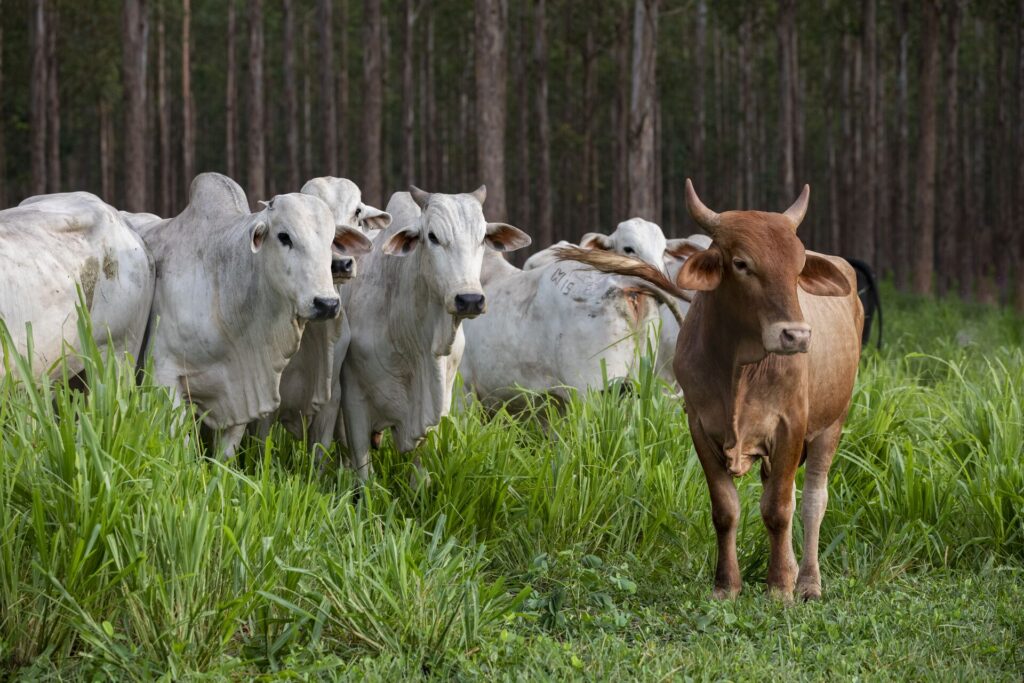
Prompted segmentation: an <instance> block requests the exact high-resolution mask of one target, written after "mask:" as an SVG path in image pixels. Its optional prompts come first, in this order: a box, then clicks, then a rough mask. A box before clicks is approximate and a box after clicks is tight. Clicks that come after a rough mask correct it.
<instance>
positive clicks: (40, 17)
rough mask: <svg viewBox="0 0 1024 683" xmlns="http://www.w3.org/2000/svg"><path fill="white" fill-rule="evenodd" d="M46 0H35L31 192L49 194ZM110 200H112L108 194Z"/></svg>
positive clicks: (32, 16)
mask: <svg viewBox="0 0 1024 683" xmlns="http://www.w3.org/2000/svg"><path fill="white" fill-rule="evenodd" d="M46 4H47V3H46V0H32V7H31V13H30V14H29V43H30V46H31V47H30V49H31V51H32V71H31V73H32V77H31V80H29V130H30V141H29V158H30V161H29V174H30V181H29V194H32V195H37V194H46V180H47V175H46V128H47V125H46V98H47V93H48V91H47V87H46V79H47V76H49V69H48V68H47V64H46V18H47V12H46ZM107 201H110V199H109V198H107Z"/></svg>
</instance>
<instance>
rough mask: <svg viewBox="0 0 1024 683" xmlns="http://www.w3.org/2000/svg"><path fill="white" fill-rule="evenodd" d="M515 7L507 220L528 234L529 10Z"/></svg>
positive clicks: (519, 5)
mask: <svg viewBox="0 0 1024 683" xmlns="http://www.w3.org/2000/svg"><path fill="white" fill-rule="evenodd" d="M518 7H519V13H518V15H517V18H516V19H517V23H516V30H515V32H514V33H513V35H514V36H515V43H514V45H513V47H512V54H513V55H514V56H513V67H512V68H513V72H512V81H513V85H512V87H513V88H514V89H515V92H516V93H518V96H519V97H518V102H517V104H518V106H517V107H516V111H517V113H518V116H517V117H516V133H515V139H516V141H517V145H516V150H517V152H518V153H519V157H518V159H517V161H516V166H517V168H516V192H515V200H514V204H513V211H512V213H511V215H510V216H509V218H510V219H511V220H512V222H513V223H514V224H516V225H520V226H522V227H523V228H529V229H531V230H532V229H533V227H534V226H533V222H532V220H531V219H532V216H531V213H530V207H531V205H532V204H533V202H532V197H531V194H530V171H531V168H530V83H531V82H532V79H531V77H530V48H529V46H530V33H529V30H530V26H529V20H528V17H529V12H530V8H529V5H528V4H527V3H521V4H518ZM521 251H525V250H521ZM516 256H519V257H520V258H518V259H516V257H513V259H514V260H520V261H522V260H523V259H522V258H521V252H517V254H516Z"/></svg>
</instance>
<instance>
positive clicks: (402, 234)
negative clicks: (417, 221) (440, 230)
mask: <svg viewBox="0 0 1024 683" xmlns="http://www.w3.org/2000/svg"><path fill="white" fill-rule="evenodd" d="M419 243H420V229H419V227H418V226H414V227H411V228H402V229H401V230H399V231H398V232H396V233H395V234H394V235H392V236H391V237H389V238H388V241H387V242H385V243H384V246H383V247H381V250H382V251H383V252H384V253H385V254H387V255H388V256H407V255H409V254H411V253H412V250H413V249H415V248H416V247H417V246H418V245H419Z"/></svg>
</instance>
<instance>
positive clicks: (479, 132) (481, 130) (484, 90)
mask: <svg viewBox="0 0 1024 683" xmlns="http://www.w3.org/2000/svg"><path fill="white" fill-rule="evenodd" d="M506 9H507V3H506V1H505V0H476V12H475V14H474V19H475V29H474V34H475V38H476V40H475V41H474V42H475V46H474V57H475V66H476V115H477V117H476V139H477V148H476V149H477V172H478V173H479V174H480V180H481V181H482V182H483V183H484V184H486V185H487V203H486V204H484V213H485V214H486V216H487V218H488V220H492V221H504V220H507V218H508V207H507V205H506V200H505V119H506V114H507V111H506V97H507V93H506V84H507V69H506V64H505V62H506V54H505V24H506V16H505V15H506Z"/></svg>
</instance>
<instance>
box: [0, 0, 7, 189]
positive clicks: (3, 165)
mask: <svg viewBox="0 0 1024 683" xmlns="http://www.w3.org/2000/svg"><path fill="white" fill-rule="evenodd" d="M2 12H3V2H2V0H0V16H2ZM6 94H7V93H6V91H5V90H4V27H3V23H2V22H0V113H2V112H3V111H4V104H5V97H4V96H5V95H6ZM0 120H2V119H0ZM7 195H8V185H7V135H6V131H5V126H3V125H0V206H7Z"/></svg>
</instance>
